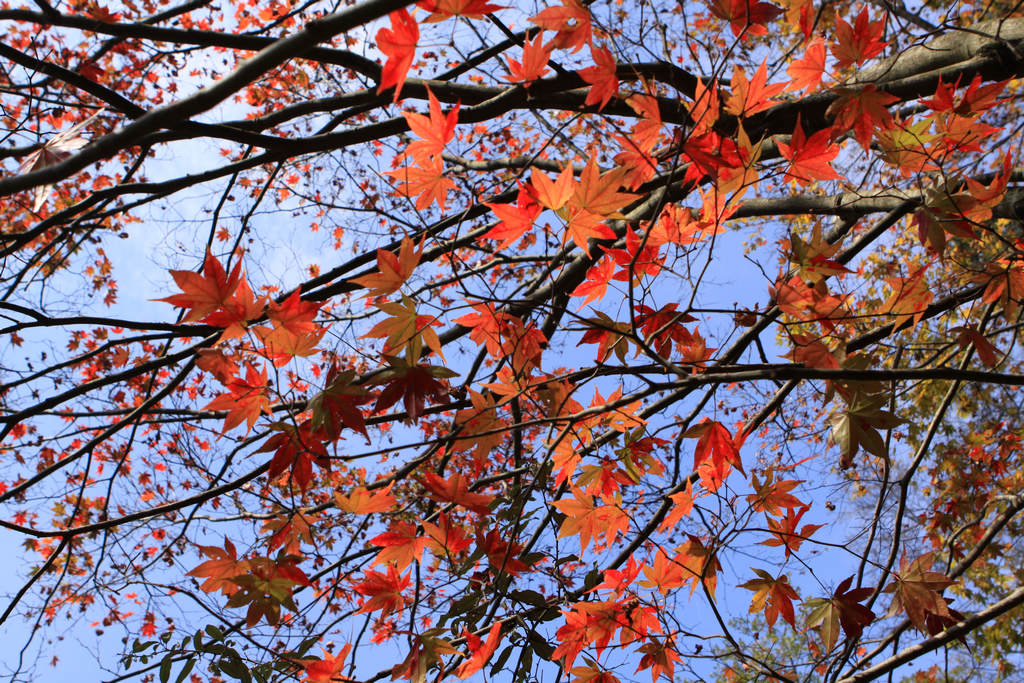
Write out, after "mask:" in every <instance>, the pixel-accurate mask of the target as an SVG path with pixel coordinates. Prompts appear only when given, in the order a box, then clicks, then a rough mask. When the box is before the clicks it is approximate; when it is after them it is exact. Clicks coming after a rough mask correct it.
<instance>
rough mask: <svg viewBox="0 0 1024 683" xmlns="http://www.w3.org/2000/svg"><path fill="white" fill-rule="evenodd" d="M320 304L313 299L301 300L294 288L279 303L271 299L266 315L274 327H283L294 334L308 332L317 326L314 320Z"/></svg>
mask: <svg viewBox="0 0 1024 683" xmlns="http://www.w3.org/2000/svg"><path fill="white" fill-rule="evenodd" d="M320 306H321V304H319V303H317V302H315V301H303V300H302V298H301V297H300V295H299V290H298V289H296V290H294V291H292V293H291V294H290V295H288V298H286V299H285V300H284V301H282V302H281V303H277V302H276V301H271V302H270V306H269V307H268V308H267V317H268V318H270V322H271V323H273V325H274V327H275V328H284V329H286V330H288V331H289V332H291V333H292V334H295V335H304V334H310V333H312V332H315V331H316V330H317V328H318V327H319V326H318V325H317V324H316V322H315V320H316V314H317V313H318V312H319V311H320Z"/></svg>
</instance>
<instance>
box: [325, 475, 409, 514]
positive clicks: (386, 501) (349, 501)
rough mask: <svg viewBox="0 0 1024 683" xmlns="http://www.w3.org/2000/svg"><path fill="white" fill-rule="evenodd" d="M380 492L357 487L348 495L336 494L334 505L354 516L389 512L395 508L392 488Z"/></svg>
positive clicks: (388, 486) (388, 487)
mask: <svg viewBox="0 0 1024 683" xmlns="http://www.w3.org/2000/svg"><path fill="white" fill-rule="evenodd" d="M392 486H394V483H391V484H388V485H387V487H386V488H383V489H381V490H379V491H372V492H371V491H369V490H368V489H367V488H366V487H365V486H357V487H355V488H354V489H352V491H351V492H350V493H348V494H347V495H346V494H344V493H341V492H337V493H335V494H334V503H335V505H337V506H338V509H340V510H344V511H345V512H348V513H350V514H353V515H369V514H372V513H374V512H387V511H388V510H390V509H391V508H393V507H394V506H395V497H394V496H393V495H391V487H392Z"/></svg>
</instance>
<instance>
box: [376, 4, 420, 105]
mask: <svg viewBox="0 0 1024 683" xmlns="http://www.w3.org/2000/svg"><path fill="white" fill-rule="evenodd" d="M389 18H390V19H391V28H382V29H380V30H379V31H377V47H378V48H379V49H380V51H381V52H383V53H384V54H385V55H387V58H388V59H387V62H385V63H384V68H383V69H381V72H380V84H379V85H378V86H377V92H383V91H384V90H386V89H387V88H390V87H391V86H395V97H394V101H395V102H397V101H398V95H399V93H401V92H402V85H403V84H404V83H405V77H406V75H407V74H408V73H409V67H410V66H412V60H413V57H415V55H416V42H417V41H418V40H419V39H420V27H419V26H418V25H417V24H416V20H415V19H413V18H412V15H411V14H409V11H408V10H406V9H400V10H397V11H395V12H392V13H391V14H390V15H389Z"/></svg>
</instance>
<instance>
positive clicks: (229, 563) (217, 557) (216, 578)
mask: <svg viewBox="0 0 1024 683" xmlns="http://www.w3.org/2000/svg"><path fill="white" fill-rule="evenodd" d="M199 551H200V552H201V553H202V554H203V555H206V556H207V557H209V558H210V559H209V560H207V561H206V562H203V563H202V564H200V565H199V566H198V567H196V568H195V569H193V570H192V571H190V572H188V573H187V574H186V575H185V576H198V577H201V578H202V577H206V581H204V582H203V583H202V584H201V585H200V586H199V587H200V588H201V589H203V590H204V591H206V592H207V593H212V592H214V591H220V592H221V593H223V594H224V595H233V594H234V593H235V592H236V591H238V589H239V588H240V586H239V585H238V584H237V583H235V582H234V581H233V580H232V579H235V578H237V577H239V576H242V575H243V574H246V573H248V571H249V561H248V560H239V559H238V551H237V550H236V549H235V544H234V543H232V542H231V540H230V539H228V538H225V539H224V547H223V548H218V547H217V546H215V545H201V546H199Z"/></svg>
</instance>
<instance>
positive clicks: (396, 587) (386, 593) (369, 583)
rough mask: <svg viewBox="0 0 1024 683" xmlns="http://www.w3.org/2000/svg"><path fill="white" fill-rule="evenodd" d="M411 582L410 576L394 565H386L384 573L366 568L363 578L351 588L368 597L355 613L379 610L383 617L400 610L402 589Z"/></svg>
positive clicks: (403, 603) (403, 600) (403, 599)
mask: <svg viewBox="0 0 1024 683" xmlns="http://www.w3.org/2000/svg"><path fill="white" fill-rule="evenodd" d="M411 583H412V578H411V577H410V576H409V575H408V574H407V575H405V576H402V575H401V574H400V573H399V572H398V570H397V569H395V567H394V565H388V569H387V573H386V574H382V573H380V572H375V571H373V570H372V569H367V570H366V571H365V572H364V573H363V580H362V581H361V582H359V583H357V584H355V585H354V586H352V590H354V591H355V592H357V593H359V594H360V595H365V596H367V597H369V598H370V599H369V600H367V601H366V602H365V603H363V606H362V607H360V608H359V611H358V612H356V614H363V613H365V612H373V611H374V610H380V616H381V618H382V619H383V618H384V617H386V616H388V615H389V614H391V613H392V612H398V611H401V609H402V608H403V607H405V598H403V597H402V591H404V590H405V589H406V588H408V587H409V584H411Z"/></svg>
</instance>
